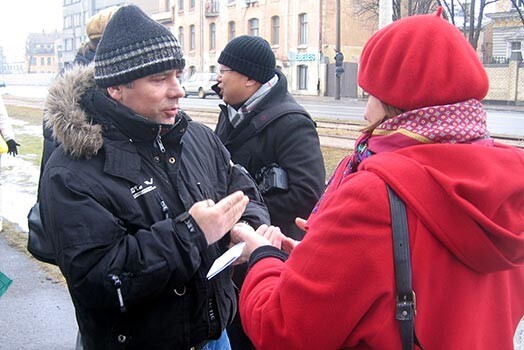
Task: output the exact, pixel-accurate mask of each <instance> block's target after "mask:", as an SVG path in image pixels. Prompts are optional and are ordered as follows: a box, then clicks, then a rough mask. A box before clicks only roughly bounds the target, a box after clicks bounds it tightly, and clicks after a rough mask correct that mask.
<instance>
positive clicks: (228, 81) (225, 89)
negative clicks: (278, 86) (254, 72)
mask: <svg viewBox="0 0 524 350" xmlns="http://www.w3.org/2000/svg"><path fill="white" fill-rule="evenodd" d="M217 80H218V83H219V84H218V87H219V88H220V90H221V92H222V100H223V101H224V102H225V103H227V104H229V105H237V104H239V103H242V102H244V101H246V100H247V99H248V98H249V97H251V95H253V94H254V93H255V92H256V91H257V90H258V88H259V87H260V85H261V84H260V83H258V82H256V81H255V80H252V79H249V78H248V77H246V76H245V75H243V74H241V73H239V72H237V71H234V70H232V69H231V68H229V67H227V66H224V65H222V64H221V65H220V66H219V70H218V74H217Z"/></svg>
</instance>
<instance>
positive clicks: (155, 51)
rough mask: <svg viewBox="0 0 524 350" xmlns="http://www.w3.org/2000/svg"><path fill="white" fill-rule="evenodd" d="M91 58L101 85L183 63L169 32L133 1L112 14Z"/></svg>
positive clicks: (129, 79)
mask: <svg viewBox="0 0 524 350" xmlns="http://www.w3.org/2000/svg"><path fill="white" fill-rule="evenodd" d="M94 61H95V82H96V85H97V86H98V87H101V88H107V87H110V86H115V85H122V84H127V83H130V82H132V81H133V80H136V79H139V78H143V77H145V76H148V75H152V74H156V73H160V72H164V71H168V70H171V69H181V70H182V69H184V66H185V60H184V58H183V55H182V49H181V48H180V45H179V44H178V42H177V40H176V39H175V37H174V36H173V34H172V33H171V32H170V31H169V30H168V29H167V28H165V27H164V26H162V25H161V24H160V23H157V22H155V21H154V20H153V19H151V18H150V17H149V16H148V15H146V14H145V13H144V12H143V11H142V10H140V9H139V8H138V7H137V6H134V5H128V6H123V7H121V8H120V9H119V10H118V11H117V12H116V13H115V14H114V15H113V17H112V18H111V20H110V21H109V23H108V24H107V27H106V29H105V31H104V34H103V35H102V39H101V40H100V43H99V44H98V47H97V50H96V55H95V59H94Z"/></svg>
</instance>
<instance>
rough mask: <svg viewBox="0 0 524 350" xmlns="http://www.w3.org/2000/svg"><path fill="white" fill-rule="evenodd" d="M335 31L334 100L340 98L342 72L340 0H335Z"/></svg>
mask: <svg viewBox="0 0 524 350" xmlns="http://www.w3.org/2000/svg"><path fill="white" fill-rule="evenodd" d="M336 22H337V23H336V31H337V43H336V48H335V51H336V55H335V72H336V73H335V75H336V79H335V100H340V76H341V75H342V73H343V72H344V68H343V67H342V64H343V61H344V56H343V55H342V52H340V0H337V20H336Z"/></svg>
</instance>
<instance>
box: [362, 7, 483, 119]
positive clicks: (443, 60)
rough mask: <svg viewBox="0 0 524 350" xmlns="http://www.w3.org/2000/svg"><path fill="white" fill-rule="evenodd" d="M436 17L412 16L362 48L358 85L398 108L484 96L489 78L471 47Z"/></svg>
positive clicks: (400, 21)
mask: <svg viewBox="0 0 524 350" xmlns="http://www.w3.org/2000/svg"><path fill="white" fill-rule="evenodd" d="M441 13H442V7H440V8H439V9H438V10H437V12H436V14H435V15H418V16H411V17H407V18H404V19H401V20H398V21H396V22H393V23H391V24H390V25H388V26H386V27H384V28H382V29H381V30H379V31H378V32H377V33H375V34H374V35H373V36H372V37H371V38H370V39H369V41H368V42H367V43H366V45H365V46H364V50H363V52H362V56H361V59H360V66H359V73H358V83H359V85H360V86H361V87H362V89H364V90H365V91H366V92H367V93H369V94H371V95H372V96H374V97H376V98H378V99H379V100H381V101H382V102H384V103H386V104H388V105H390V106H393V107H397V108H399V109H401V110H405V111H408V110H413V109H419V108H422V107H429V106H436V105H444V104H452V103H456V102H460V101H465V100H468V99H471V98H474V99H477V100H479V101H480V100H482V99H483V98H484V97H485V96H486V94H487V92H488V87H489V82H488V77H487V74H486V71H485V70H484V67H483V66H482V64H481V62H480V60H479V59H478V57H477V55H476V53H475V51H474V50H473V47H472V46H471V45H470V44H469V42H468V41H467V40H466V39H465V38H464V35H463V34H462V33H461V32H460V31H459V30H458V29H457V28H455V27H454V26H453V25H451V24H450V23H448V22H447V21H446V20H445V19H443V18H441Z"/></svg>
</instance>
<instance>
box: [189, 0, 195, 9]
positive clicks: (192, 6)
mask: <svg viewBox="0 0 524 350" xmlns="http://www.w3.org/2000/svg"><path fill="white" fill-rule="evenodd" d="M194 8H195V0H190V1H189V9H190V10H193V9H194Z"/></svg>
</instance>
